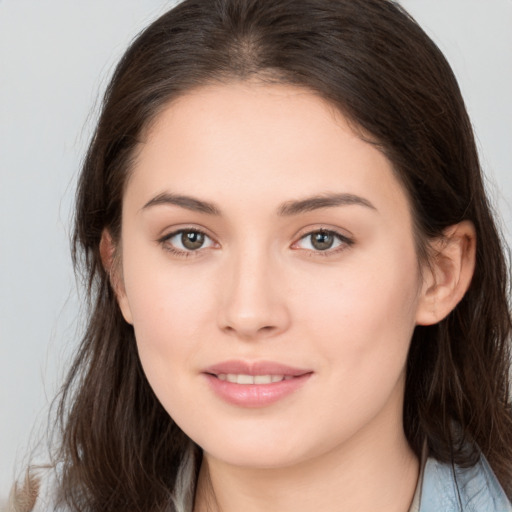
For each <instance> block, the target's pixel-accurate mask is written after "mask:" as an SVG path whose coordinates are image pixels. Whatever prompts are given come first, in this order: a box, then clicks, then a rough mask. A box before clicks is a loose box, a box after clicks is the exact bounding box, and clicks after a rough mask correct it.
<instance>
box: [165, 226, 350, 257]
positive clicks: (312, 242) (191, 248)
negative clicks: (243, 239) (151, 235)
mask: <svg viewBox="0 0 512 512" xmlns="http://www.w3.org/2000/svg"><path fill="white" fill-rule="evenodd" d="M158 242H159V243H160V244H161V245H162V246H163V248H164V249H165V250H167V251H169V252H170V253H171V254H173V255H175V256H178V257H182V258H189V257H194V256H199V255H200V254H202V253H203V252H204V251H205V250H209V249H214V248H218V247H220V246H219V244H218V243H217V242H216V241H215V240H213V239H212V238H211V237H210V236H208V235H207V234H206V233H205V232H204V231H202V230H200V229H198V228H183V229H179V230H177V231H173V232H172V233H169V234H167V235H165V236H164V237H162V238H160V239H159V240H158ZM353 244H354V240H353V239H351V238H349V237H347V236H345V235H343V234H341V233H339V232H337V231H335V230H332V229H325V228H320V229H315V230H311V231H308V232H307V233H305V234H303V235H302V236H301V237H300V238H299V239H298V240H297V241H296V242H294V243H293V244H292V245H291V246H290V247H291V249H293V250H304V251H306V252H308V254H309V255H319V256H331V255H334V254H338V253H339V252H341V251H343V250H345V249H347V248H349V247H351V246H352V245H353Z"/></svg>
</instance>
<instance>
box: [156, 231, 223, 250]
mask: <svg viewBox="0 0 512 512" xmlns="http://www.w3.org/2000/svg"><path fill="white" fill-rule="evenodd" d="M160 243H161V244H162V245H163V246H164V248H165V249H168V250H169V251H171V252H173V253H175V254H187V253H192V252H199V250H201V249H208V248H210V247H214V246H215V242H214V241H213V240H212V239H211V238H210V237H209V236H208V235H206V234H205V233H203V232H202V231H199V230H197V229H180V230H179V231H175V232H174V233H171V234H169V235H167V236H165V237H164V238H162V239H161V240H160Z"/></svg>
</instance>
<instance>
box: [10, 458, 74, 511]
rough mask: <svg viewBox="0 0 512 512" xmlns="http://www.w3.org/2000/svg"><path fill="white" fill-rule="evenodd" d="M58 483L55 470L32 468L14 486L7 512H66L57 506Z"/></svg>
mask: <svg viewBox="0 0 512 512" xmlns="http://www.w3.org/2000/svg"><path fill="white" fill-rule="evenodd" d="M57 482H58V479H57V475H56V469H55V468H50V467H44V468H42V467H38V468H37V469H34V468H31V469H30V470H28V471H27V473H26V475H25V478H24V479H23V481H22V482H17V483H15V484H14V485H13V487H12V489H11V493H10V495H9V501H8V503H7V508H6V509H5V512H48V511H50V510H51V511H55V512H66V510H65V509H64V508H62V507H58V506H57V504H56V502H57V499H56V498H57V489H58V484H57Z"/></svg>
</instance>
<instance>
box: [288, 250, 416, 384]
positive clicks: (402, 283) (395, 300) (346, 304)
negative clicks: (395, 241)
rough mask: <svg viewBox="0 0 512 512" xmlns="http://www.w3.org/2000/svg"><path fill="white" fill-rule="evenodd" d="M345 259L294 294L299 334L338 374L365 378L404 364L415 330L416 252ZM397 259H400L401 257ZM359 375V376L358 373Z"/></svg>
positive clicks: (399, 367) (396, 370) (393, 251)
mask: <svg viewBox="0 0 512 512" xmlns="http://www.w3.org/2000/svg"><path fill="white" fill-rule="evenodd" d="M392 249H393V250H388V251H380V252H379V253H378V255H373V254H369V255H368V256H366V257H364V258H363V257H361V258H359V257H358V258H357V259H356V258H354V260H348V259H347V262H348V263H347V265H346V266H344V267H340V268H339V269H336V272H330V273H329V274H325V276H319V275H317V276H316V279H315V280H313V279H312V280H311V281H310V282H308V283H306V285H305V286H304V287H303V288H302V289H301V290H297V291H296V292H295V293H294V296H296V297H301V303H297V305H296V308H295V309H296V310H297V311H299V314H298V315H297V316H298V318H300V319H301V320H300V322H301V327H300V328H301V331H302V332H304V333H307V337H309V338H310V339H316V340H317V347H318V350H319V351H321V352H322V353H323V355H324V359H328V360H337V361H345V362H346V364H343V365H342V364H340V365H338V368H339V369H340V371H343V372H350V373H351V374H353V375H354V376H357V375H361V376H362V378H367V377H368V372H371V373H373V374H375V375H379V374H381V373H382V371H383V369H385V368H388V369H393V371H394V372H395V373H396V372H398V371H400V370H401V369H402V367H403V365H404V364H405V359H406V356H407V351H408V348H409V344H410V340H411V337H412V333H413V330H414V327H415V318H416V308H417V305H418V297H419V288H420V275H419V270H418V265H417V259H416V255H415V252H414V248H412V247H405V248H404V250H403V251H399V252H397V250H396V249H395V248H392ZM399 256H400V257H399ZM358 372H359V373H358Z"/></svg>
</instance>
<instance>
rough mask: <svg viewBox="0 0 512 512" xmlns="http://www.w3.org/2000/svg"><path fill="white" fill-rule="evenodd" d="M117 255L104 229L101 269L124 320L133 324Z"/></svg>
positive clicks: (101, 247)
mask: <svg viewBox="0 0 512 512" xmlns="http://www.w3.org/2000/svg"><path fill="white" fill-rule="evenodd" d="M117 255H118V249H117V248H116V246H115V243H114V241H113V239H112V235H111V234H110V231H109V230H108V229H104V230H103V233H102V234H101V240H100V256H101V262H102V264H103V268H104V269H105V271H106V272H107V274H108V276H109V280H110V286H112V289H113V290H114V293H115V295H116V298H117V303H118V304H119V308H120V310H121V313H122V315H123V317H124V319H125V320H126V321H127V322H128V323H129V324H133V321H132V314H131V309H130V305H129V303H128V298H127V296H126V291H125V288H124V283H123V278H122V275H121V266H120V261H119V257H118V256H117Z"/></svg>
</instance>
